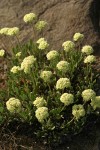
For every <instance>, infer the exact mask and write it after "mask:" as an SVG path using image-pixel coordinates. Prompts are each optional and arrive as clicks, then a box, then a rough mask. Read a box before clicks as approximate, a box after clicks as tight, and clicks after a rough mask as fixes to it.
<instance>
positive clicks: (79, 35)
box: [73, 33, 84, 42]
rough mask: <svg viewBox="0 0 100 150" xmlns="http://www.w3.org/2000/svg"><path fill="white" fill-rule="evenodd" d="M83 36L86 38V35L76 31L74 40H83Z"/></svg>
mask: <svg viewBox="0 0 100 150" xmlns="http://www.w3.org/2000/svg"><path fill="white" fill-rule="evenodd" d="M83 38H84V35H83V34H81V33H75V34H74V36H73V40H74V41H75V42H77V41H80V40H82V39H83Z"/></svg>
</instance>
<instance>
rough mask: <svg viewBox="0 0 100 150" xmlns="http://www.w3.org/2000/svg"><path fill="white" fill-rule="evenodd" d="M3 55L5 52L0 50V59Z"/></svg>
mask: <svg viewBox="0 0 100 150" xmlns="http://www.w3.org/2000/svg"><path fill="white" fill-rule="evenodd" d="M4 55H5V50H3V49H1V50H0V57H3V56H4Z"/></svg>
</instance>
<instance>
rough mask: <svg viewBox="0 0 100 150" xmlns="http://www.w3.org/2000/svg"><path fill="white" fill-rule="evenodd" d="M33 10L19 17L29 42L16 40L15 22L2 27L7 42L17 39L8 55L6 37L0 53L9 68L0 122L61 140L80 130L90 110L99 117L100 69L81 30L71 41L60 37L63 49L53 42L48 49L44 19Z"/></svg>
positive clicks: (0, 94) (45, 139)
mask: <svg viewBox="0 0 100 150" xmlns="http://www.w3.org/2000/svg"><path fill="white" fill-rule="evenodd" d="M36 16H37V15H36V14H34V13H29V14H26V15H25V16H24V18H23V19H24V22H25V23H29V24H27V25H29V26H30V27H31V25H32V29H33V30H32V32H33V33H32V34H33V35H34V39H31V40H29V41H28V42H27V43H20V41H19V39H18V38H19V37H18V36H17V34H18V33H19V31H20V32H21V30H20V29H19V28H17V27H13V28H10V27H9V28H8V27H6V28H2V29H1V30H0V35H1V38H9V42H10V41H11V40H13V39H14V38H16V42H17V43H16V45H17V46H15V47H13V48H12V51H11V55H8V53H6V46H5V43H4V44H2V45H4V46H5V48H4V49H5V51H4V50H3V48H1V50H0V57H2V56H4V58H3V59H2V58H0V59H1V60H2V61H4V67H5V68H7V75H5V76H6V77H7V79H6V82H5V83H6V86H5V89H3V90H2V92H1V89H0V100H1V101H0V127H5V126H7V125H9V124H13V125H15V126H16V125H18V126H22V127H23V125H25V126H27V130H29V133H30V131H32V132H33V133H32V135H35V136H36V138H38V139H39V138H40V139H41V141H42V140H43V143H44V142H46V143H48V144H59V143H61V142H62V143H63V138H62V137H63V136H64V139H68V138H67V137H69V136H73V135H75V134H77V133H79V132H80V131H82V129H84V127H85V126H87V124H89V123H90V120H91V119H89V117H91V116H92V115H93V116H95V118H98V117H100V113H98V115H97V112H99V109H100V96H99V95H98V93H99V92H98V91H99V85H98V79H99V77H100V72H99V71H98V70H97V69H96V68H94V64H92V62H94V61H96V58H95V56H93V55H91V54H92V53H93V48H92V47H91V46H89V45H85V46H83V47H82V46H81V45H82V41H83V38H85V37H84V35H83V34H81V33H78V32H77V33H75V34H74V36H73V41H74V42H73V41H65V42H64V43H62V45H59V43H58V46H59V47H61V46H62V47H63V48H62V50H60V49H59V50H53V47H54V45H50V49H49V44H48V43H49V41H47V39H46V38H45V36H43V35H45V34H43V30H42V29H44V27H45V26H46V25H47V22H46V21H39V20H38V18H37V17H36ZM25 27H26V26H25ZM38 31H41V32H39V33H41V35H42V37H41V35H39V33H37V32H38ZM7 35H8V36H7ZM6 36H7V37H6ZM12 36H14V37H13V38H12ZM48 39H50V38H49V37H48ZM62 40H63V39H62ZM12 43H13V42H12ZM51 43H52V41H51ZM7 44H8V43H6V45H7ZM8 45H12V44H8ZM4 46H3V47H4ZM94 50H95V49H94ZM6 61H7V63H6ZM5 63H6V65H7V67H6V65H5ZM5 68H4V69H5ZM0 82H1V81H0ZM5 106H6V107H5ZM1 116H2V118H3V119H1ZM1 120H3V122H2V123H1ZM16 121H17V124H15V122H16ZM95 121H96V120H95ZM5 123H6V125H5ZM30 125H31V126H30ZM11 127H12V125H11ZM30 128H31V129H30ZM15 129H17V128H15ZM25 132H26V131H25Z"/></svg>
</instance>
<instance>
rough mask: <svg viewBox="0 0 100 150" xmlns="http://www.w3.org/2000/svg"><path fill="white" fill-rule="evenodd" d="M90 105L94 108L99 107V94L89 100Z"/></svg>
mask: <svg viewBox="0 0 100 150" xmlns="http://www.w3.org/2000/svg"><path fill="white" fill-rule="evenodd" d="M91 106H92V107H93V109H94V110H95V109H96V108H100V96H96V97H95V98H94V99H92V100H91Z"/></svg>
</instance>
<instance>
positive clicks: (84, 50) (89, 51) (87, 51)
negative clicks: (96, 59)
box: [82, 45, 93, 55]
mask: <svg viewBox="0 0 100 150" xmlns="http://www.w3.org/2000/svg"><path fill="white" fill-rule="evenodd" d="M82 53H85V54H86V55H90V54H92V53H93V48H92V46H90V45H86V46H84V47H83V48H82Z"/></svg>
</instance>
